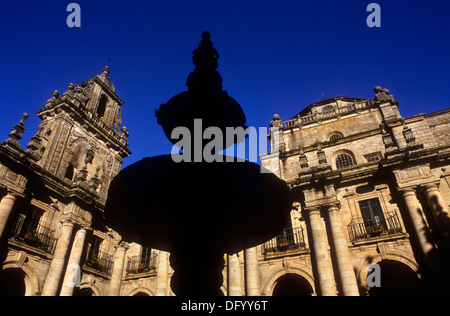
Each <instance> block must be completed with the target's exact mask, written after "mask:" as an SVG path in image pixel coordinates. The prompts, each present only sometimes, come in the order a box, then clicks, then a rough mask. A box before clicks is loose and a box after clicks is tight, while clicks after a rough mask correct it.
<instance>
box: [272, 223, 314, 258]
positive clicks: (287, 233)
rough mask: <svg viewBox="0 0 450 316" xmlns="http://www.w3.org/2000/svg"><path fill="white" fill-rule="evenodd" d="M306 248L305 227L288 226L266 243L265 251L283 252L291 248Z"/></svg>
mask: <svg viewBox="0 0 450 316" xmlns="http://www.w3.org/2000/svg"><path fill="white" fill-rule="evenodd" d="M301 249H306V243H305V238H304V234H303V228H301V227H297V228H292V227H288V228H285V229H283V231H282V232H281V233H280V234H279V235H278V236H277V237H275V238H273V239H271V240H269V241H267V242H266V243H264V253H265V254H274V253H283V252H287V251H291V250H301Z"/></svg>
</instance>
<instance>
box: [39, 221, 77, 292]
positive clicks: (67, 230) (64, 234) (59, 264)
mask: <svg viewBox="0 0 450 316" xmlns="http://www.w3.org/2000/svg"><path fill="white" fill-rule="evenodd" d="M73 227H74V223H73V221H71V220H70V219H65V220H63V221H62V229H61V236H59V239H58V242H57V243H56V247H55V253H54V254H53V260H52V262H51V263H50V268H49V270H48V274H47V278H46V279H45V284H44V288H43V289H42V296H56V295H57V294H58V288H59V284H60V281H61V277H62V274H63V271H64V262H65V261H66V255H67V250H68V249H69V244H70V240H71V238H72V232H73Z"/></svg>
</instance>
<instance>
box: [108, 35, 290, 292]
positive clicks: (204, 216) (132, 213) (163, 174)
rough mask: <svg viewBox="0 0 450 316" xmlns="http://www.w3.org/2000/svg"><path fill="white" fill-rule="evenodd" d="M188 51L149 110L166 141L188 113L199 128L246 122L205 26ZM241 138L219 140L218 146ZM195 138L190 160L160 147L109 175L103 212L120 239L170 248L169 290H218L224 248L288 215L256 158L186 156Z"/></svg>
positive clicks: (278, 189) (253, 240)
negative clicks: (180, 75) (182, 82)
mask: <svg viewBox="0 0 450 316" xmlns="http://www.w3.org/2000/svg"><path fill="white" fill-rule="evenodd" d="M193 53H194V57H193V62H194V65H195V70H194V71H193V72H192V73H191V74H189V77H188V79H187V86H188V91H185V92H182V93H180V94H178V95H176V96H174V97H173V98H172V99H170V100H169V101H168V102H167V104H163V105H161V107H160V109H159V110H157V111H156V117H157V119H158V123H159V124H160V125H161V126H162V128H163V130H164V133H165V134H166V136H167V137H168V138H169V139H170V140H171V142H172V143H174V144H175V143H176V142H177V141H178V138H172V131H173V130H174V129H175V128H177V127H180V126H184V127H187V128H188V130H189V131H191V135H194V132H195V129H196V128H198V126H194V120H195V119H201V120H202V121H201V122H202V125H201V127H202V131H201V133H202V135H203V131H205V130H206V129H207V128H208V127H217V128H219V129H220V130H221V131H223V135H225V128H226V127H243V128H245V127H246V126H245V122H246V118H245V115H244V112H243V111H242V108H241V106H240V105H239V104H238V103H237V102H236V101H235V100H234V99H233V98H231V97H230V96H228V94H227V93H226V92H225V91H223V90H222V78H221V76H220V74H219V73H218V72H217V71H216V69H217V66H218V62H217V61H218V58H219V54H218V53H217V51H216V50H215V49H214V47H213V45H212V43H211V40H210V34H209V33H208V32H204V33H203V34H202V41H201V43H200V45H199V47H198V48H197V49H196V50H194V52H193ZM241 140H242V137H241V138H240V139H233V140H232V141H230V140H228V141H226V142H225V141H224V143H223V145H222V146H221V147H222V148H226V147H228V146H230V145H232V144H234V143H235V142H238V141H241ZM196 141H197V142H198V140H196V139H194V138H193V139H192V143H193V146H192V148H194V150H193V151H191V152H190V153H187V154H188V155H192V157H191V158H192V159H188V160H190V161H192V162H188V161H181V162H175V161H180V160H182V159H179V158H180V156H179V155H181V154H173V155H162V156H157V157H150V158H144V159H143V160H141V161H139V162H137V163H135V164H132V165H130V166H129V167H127V168H125V169H124V170H122V171H121V172H120V173H119V174H118V175H117V176H116V178H115V179H114V180H113V181H112V183H111V186H110V190H109V198H108V201H107V203H106V206H105V217H106V222H107V225H108V226H110V227H111V228H113V229H115V230H117V231H118V232H119V233H120V234H121V235H122V237H123V238H124V240H127V241H130V242H132V241H134V242H137V243H140V244H143V245H146V246H149V247H152V248H156V249H160V250H165V251H168V252H170V264H171V266H172V268H173V269H174V274H173V275H172V284H171V286H172V290H173V291H174V293H175V294H176V295H221V294H222V293H221V291H220V286H221V285H222V283H223V277H222V270H223V268H224V260H223V257H224V254H225V253H228V254H234V253H237V252H238V251H240V250H243V249H246V248H250V247H254V246H256V245H259V244H262V243H264V242H265V241H267V240H269V239H271V238H273V237H275V236H276V235H277V234H278V233H279V232H280V231H282V229H283V228H284V227H286V226H287V224H288V222H289V212H290V210H291V206H292V202H291V199H290V194H289V189H288V187H287V185H286V184H285V182H284V181H282V180H280V179H279V178H278V177H276V176H275V175H274V174H271V173H261V167H260V166H259V165H257V164H254V163H251V162H248V161H243V160H239V159H237V158H236V159H234V162H226V161H229V159H223V162H220V161H221V159H217V160H216V161H213V162H206V161H205V160H204V159H203V157H202V158H201V161H198V159H197V160H195V161H197V162H194V159H193V158H194V155H195V153H196V152H195V150H196V148H197V149H198V148H199V149H200V150H201V151H203V148H204V147H203V145H202V144H198V143H197V144H196V143H195V142H196ZM218 147H220V146H218ZM216 149H217V150H218V149H220V148H216ZM197 153H198V152H197ZM183 155H186V153H183ZM215 155H218V153H215ZM200 156H202V155H200ZM216 157H217V156H216Z"/></svg>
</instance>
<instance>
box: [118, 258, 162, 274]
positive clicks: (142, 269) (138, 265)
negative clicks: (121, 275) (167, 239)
mask: <svg viewBox="0 0 450 316" xmlns="http://www.w3.org/2000/svg"><path fill="white" fill-rule="evenodd" d="M156 258H157V255H156V254H151V255H150V256H147V257H142V256H134V257H129V258H128V262H127V266H126V273H127V276H132V275H142V274H151V273H154V272H156Z"/></svg>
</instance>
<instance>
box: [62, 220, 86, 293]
mask: <svg viewBox="0 0 450 316" xmlns="http://www.w3.org/2000/svg"><path fill="white" fill-rule="evenodd" d="M85 240H86V228H81V229H80V230H79V231H78V232H77V234H76V235H75V240H74V242H73V245H72V250H71V252H70V257H69V262H68V264H67V269H66V274H65V276H64V280H63V285H62V289H61V293H60V296H72V295H73V291H74V288H75V286H80V284H77V282H81V267H80V262H81V255H82V253H83V249H84V241H85Z"/></svg>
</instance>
